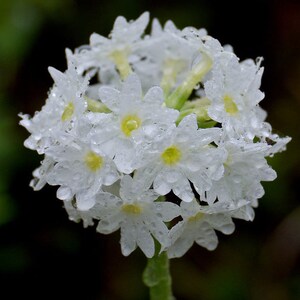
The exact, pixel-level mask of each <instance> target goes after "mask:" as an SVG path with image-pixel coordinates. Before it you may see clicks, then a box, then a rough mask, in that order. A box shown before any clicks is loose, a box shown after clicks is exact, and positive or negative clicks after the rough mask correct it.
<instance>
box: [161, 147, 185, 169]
mask: <svg viewBox="0 0 300 300" xmlns="http://www.w3.org/2000/svg"><path fill="white" fill-rule="evenodd" d="M161 159H162V161H163V162H164V163H165V164H166V165H169V166H171V165H175V164H177V163H178V162H179V161H180V159H181V151H180V150H179V149H178V148H177V147H176V146H170V147H168V148H166V149H165V151H164V152H163V153H162V154H161Z"/></svg>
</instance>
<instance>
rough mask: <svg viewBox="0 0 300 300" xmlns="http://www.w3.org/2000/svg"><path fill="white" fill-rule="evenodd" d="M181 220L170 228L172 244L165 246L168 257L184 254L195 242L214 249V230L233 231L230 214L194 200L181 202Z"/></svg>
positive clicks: (215, 240) (229, 232)
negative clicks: (213, 209)
mask: <svg viewBox="0 0 300 300" xmlns="http://www.w3.org/2000/svg"><path fill="white" fill-rule="evenodd" d="M180 207H181V216H182V219H183V220H182V221H180V222H178V223H177V224H176V225H175V226H174V227H172V229H171V230H170V238H171V241H172V244H171V246H170V247H168V248H167V252H168V256H169V258H174V257H180V256H182V255H184V254H185V253H186V252H187V251H188V250H189V249H190V248H191V246H192V245H193V243H194V242H196V243H197V244H198V245H200V246H202V247H204V248H206V249H208V250H214V249H215V248H216V247H217V245H218V237H217V235H216V233H215V230H218V231H221V232H222V233H224V234H231V233H232V232H233V231H234V228H235V226H234V224H233V222H232V219H231V216H230V215H229V214H228V213H226V212H225V213H224V212H223V211H222V210H220V212H218V210H215V211H212V210H211V209H210V208H209V207H208V206H204V207H202V206H200V205H199V204H198V203H197V201H196V200H194V201H192V202H190V203H186V202H181V205H180Z"/></svg>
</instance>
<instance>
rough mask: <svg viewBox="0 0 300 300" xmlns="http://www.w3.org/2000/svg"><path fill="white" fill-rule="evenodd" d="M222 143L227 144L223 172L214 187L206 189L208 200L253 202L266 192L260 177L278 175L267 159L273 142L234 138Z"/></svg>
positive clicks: (267, 178)
mask: <svg viewBox="0 0 300 300" xmlns="http://www.w3.org/2000/svg"><path fill="white" fill-rule="evenodd" d="M219 147H224V149H225V150H226V151H227V159H226V161H225V162H224V168H225V172H224V176H223V177H222V178H220V179H219V180H218V181H213V184H212V187H211V189H210V190H209V191H207V192H206V197H205V200H206V201H208V203H210V204H212V203H213V202H214V201H215V200H216V199H218V200H219V201H221V202H230V201H235V202H236V201H240V200H246V201H249V202H252V201H255V200H256V199H259V198H261V197H262V196H263V194H264V189H263V187H262V185H261V181H272V180H274V179H275V178H276V172H275V171H274V170H273V169H272V168H271V167H270V166H269V165H268V163H267V161H266V159H265V157H266V156H267V153H268V151H269V149H270V146H268V145H267V144H265V143H247V142H245V141H242V140H239V141H238V140H233V139H232V140H228V141H225V142H224V143H222V144H220V145H219ZM202 196H203V198H204V195H202Z"/></svg>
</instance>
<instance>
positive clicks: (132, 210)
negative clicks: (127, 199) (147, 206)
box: [122, 204, 142, 215]
mask: <svg viewBox="0 0 300 300" xmlns="http://www.w3.org/2000/svg"><path fill="white" fill-rule="evenodd" d="M122 210H123V212H125V213H127V214H133V215H138V214H140V213H141V212H142V208H141V207H140V206H139V205H137V204H124V205H123V206H122Z"/></svg>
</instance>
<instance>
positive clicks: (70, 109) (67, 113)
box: [61, 102, 75, 122]
mask: <svg viewBox="0 0 300 300" xmlns="http://www.w3.org/2000/svg"><path fill="white" fill-rule="evenodd" d="M74 110H75V108H74V104H73V102H69V103H68V104H67V105H66V107H65V110H64V111H63V113H62V115H61V120H62V121H63V122H65V121H68V120H70V119H71V118H72V116H73V113H74Z"/></svg>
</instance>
